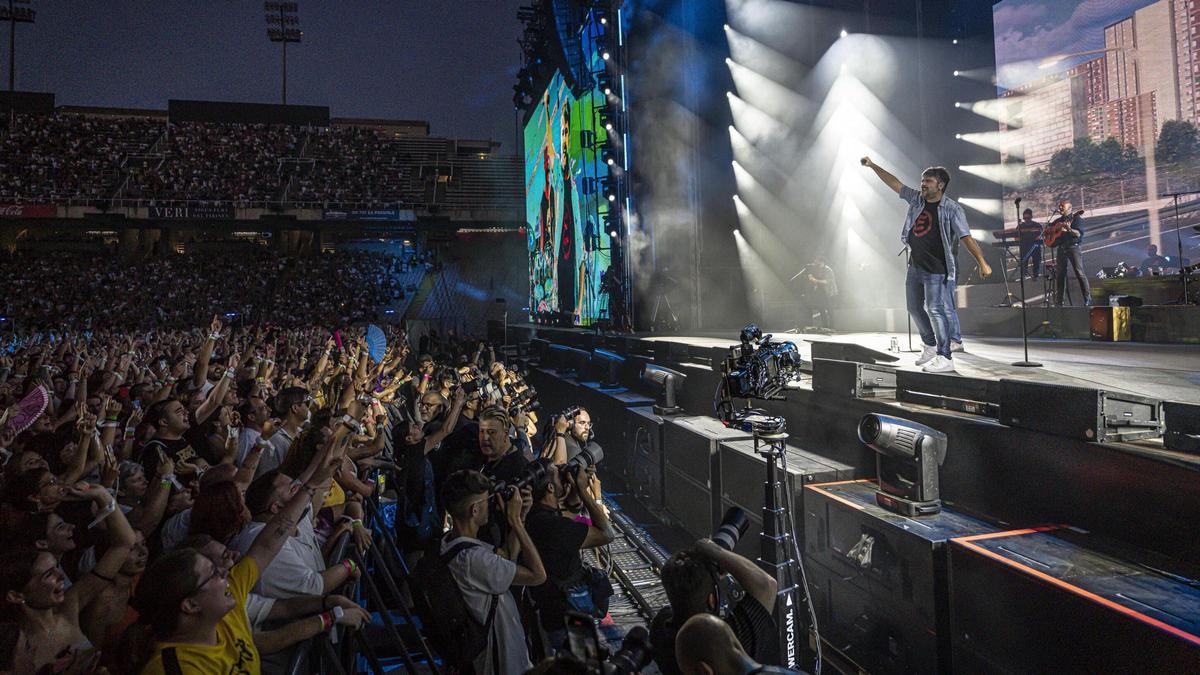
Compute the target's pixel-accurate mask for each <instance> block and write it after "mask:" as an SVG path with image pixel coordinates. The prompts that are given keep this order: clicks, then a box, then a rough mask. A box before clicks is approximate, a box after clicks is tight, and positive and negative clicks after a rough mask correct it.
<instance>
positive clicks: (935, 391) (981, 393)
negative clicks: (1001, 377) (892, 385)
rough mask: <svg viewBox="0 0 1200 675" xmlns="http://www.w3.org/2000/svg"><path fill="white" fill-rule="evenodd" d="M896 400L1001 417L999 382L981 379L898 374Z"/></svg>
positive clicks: (913, 373) (931, 374) (920, 373)
mask: <svg viewBox="0 0 1200 675" xmlns="http://www.w3.org/2000/svg"><path fill="white" fill-rule="evenodd" d="M896 398H897V399H899V400H901V401H905V402H907V403H919V404H921V405H928V406H933V407H935V408H942V409H943V410H954V411H957V412H964V413H970V414H972V415H982V416H984V417H990V418H992V419H996V418H998V417H1000V382H999V381H998V380H987V379H983V378H979V377H963V376H961V375H959V376H955V377H946V376H945V375H941V374H938V373H925V372H921V371H919V370H900V371H897V372H896Z"/></svg>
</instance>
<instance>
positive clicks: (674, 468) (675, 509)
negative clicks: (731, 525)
mask: <svg viewBox="0 0 1200 675" xmlns="http://www.w3.org/2000/svg"><path fill="white" fill-rule="evenodd" d="M750 437H751V436H750V434H747V433H745V432H744V431H739V430H737V429H729V428H727V427H726V426H725V425H724V424H721V422H720V420H717V419H715V418H712V417H703V416H691V415H687V416H678V417H671V418H669V419H667V422H666V424H664V425H663V455H664V457H665V458H666V461H665V469H666V473H665V475H666V477H667V480H666V494H665V500H664V501H665V502H666V505H667V511H668V512H669V513H671V515H673V516H675V517H676V518H677V519H679V520H680V521H681V522H684V523H686V522H688V520H689V519H690V518H685V517H684V516H683V513H682V511H687V512H688V513H689V514H691V513H692V512H693V511H695V510H696V509H697V508H699V507H698V505H697V504H694V503H685V502H684V501H683V499H684V498H683V496H682V495H673V494H672V489H673V488H672V481H671V474H672V473H674V474H675V475H676V476H680V477H686V478H687V479H688V480H689V481H690V482H691V483H692V484H693V485H698V486H701V487H703V488H704V489H705V490H706V492H707V494H706V495H704V496H703V502H704V509H705V510H706V511H707V512H708V525H707V526H706V527H704V528H702V529H700V530H697V532H698V533H699V534H697V536H708V535H709V534H711V533H712V528H713V527H714V526H715V525H716V524H717V522H719V521H720V518H721V514H720V513H718V511H720V508H721V475H722V472H721V456H720V453H719V445H720V443H721V442H722V441H738V440H746V439H749V438H750ZM689 531H690V530H689Z"/></svg>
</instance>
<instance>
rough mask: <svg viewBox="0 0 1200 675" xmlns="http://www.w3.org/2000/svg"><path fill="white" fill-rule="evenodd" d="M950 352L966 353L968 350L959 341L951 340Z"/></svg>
mask: <svg viewBox="0 0 1200 675" xmlns="http://www.w3.org/2000/svg"><path fill="white" fill-rule="evenodd" d="M950 351H951V352H965V351H967V348H966V347H964V346H963V343H961V342H959V341H958V340H951V341H950Z"/></svg>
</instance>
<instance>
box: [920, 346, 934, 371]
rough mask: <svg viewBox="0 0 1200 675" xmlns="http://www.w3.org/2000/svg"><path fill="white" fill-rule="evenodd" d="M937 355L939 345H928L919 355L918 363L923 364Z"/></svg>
mask: <svg viewBox="0 0 1200 675" xmlns="http://www.w3.org/2000/svg"><path fill="white" fill-rule="evenodd" d="M935 356H937V347H930V346H928V345H927V346H926V347H925V349H923V350H921V355H920V356H918V357H917V365H918V366H923V365H925V364H926V363H929V362H930V361H932V360H933V357H935Z"/></svg>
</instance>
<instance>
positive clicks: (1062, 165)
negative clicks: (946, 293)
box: [972, 0, 1200, 276]
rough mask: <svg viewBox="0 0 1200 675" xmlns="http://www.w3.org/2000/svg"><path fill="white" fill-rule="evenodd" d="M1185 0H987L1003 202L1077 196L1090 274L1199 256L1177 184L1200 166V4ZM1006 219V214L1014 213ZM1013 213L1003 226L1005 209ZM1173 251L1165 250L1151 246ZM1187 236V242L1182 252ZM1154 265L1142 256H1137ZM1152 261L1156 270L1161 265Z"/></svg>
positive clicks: (1188, 206)
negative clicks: (992, 1)
mask: <svg viewBox="0 0 1200 675" xmlns="http://www.w3.org/2000/svg"><path fill="white" fill-rule="evenodd" d="M1194 4H1195V3H1193V2H1188V1H1186V0H1004V1H1003V2H1001V3H999V4H997V5H996V6H995V10H994V11H995V15H994V18H995V28H996V40H995V44H996V66H997V70H996V84H997V88H998V92H999V98H998V99H997V100H996V101H984V102H979V103H974V104H972V105H974V106H975V109H976V111H977V112H981V113H982V114H986V115H989V116H992V117H994V118H995V119H997V120H999V122H1000V134H999V136H998V143H999V146H1000V147H1001V152H1002V161H1003V165H1002V166H1000V167H996V170H995V172H994V175H993V176H990V177H992V178H994V180H996V181H997V182H1000V183H1002V184H1003V185H1004V194H1005V197H1006V200H1005V203H1006V204H1011V203H1012V200H1013V199H1014V198H1016V197H1022V198H1023V206H1027V207H1029V208H1031V209H1033V211H1034V218H1035V219H1037V220H1039V221H1044V220H1045V219H1046V218H1048V216H1049V214H1050V213H1051V211H1052V210H1053V209H1054V207H1055V205H1056V204H1057V203H1058V202H1059V201H1060V200H1069V201H1071V202H1072V204H1073V208H1074V209H1085V210H1086V214H1085V216H1084V222H1085V224H1086V226H1087V227H1086V228H1085V230H1084V238H1083V241H1082V247H1083V252H1084V262H1085V269H1087V271H1088V274H1089V276H1107V275H1111V274H1113V273H1114V272H1117V273H1121V274H1123V273H1122V272H1120V271H1119V270H1120V269H1121V268H1120V263H1125V267H1140V268H1144V269H1141V270H1139V271H1138V273H1137V274H1139V275H1140V274H1142V273H1150V270H1151V269H1152V268H1159V267H1161V268H1164V269H1167V270H1169V269H1171V268H1175V267H1177V265H1178V262H1179V261H1178V251H1177V248H1178V246H1177V241H1176V235H1175V231H1176V228H1178V227H1182V228H1183V229H1181V230H1180V232H1181V233H1182V237H1181V238H1182V242H1183V247H1184V249H1185V251H1184V257H1185V258H1188V257H1190V258H1196V257H1198V256H1197V255H1196V252H1195V250H1194V249H1195V246H1196V244H1198V243H1200V241H1196V240H1193V237H1192V236H1190V235H1193V234H1194V233H1193V232H1192V229H1191V227H1190V225H1193V224H1196V222H1197V220H1196V209H1195V208H1194V207H1195V206H1196V205H1197V204H1198V202H1196V201H1194V200H1193V198H1185V199H1184V201H1183V206H1184V208H1183V210H1182V212H1181V213H1182V215H1181V219H1180V220H1179V221H1176V219H1175V214H1174V209H1173V208H1172V207H1173V202H1172V200H1171V199H1170V197H1168V195H1170V194H1171V193H1174V192H1179V191H1185V190H1195V189H1197V187H1200V186H1198V185H1197V176H1198V175H1200V133H1198V131H1197V123H1198V122H1200V41H1197V39H1196V36H1197V35H1200V12H1197V11H1196V10H1195V9H1194V8H1193V7H1190V6H1191V5H1194ZM1008 219H1009V220H1011V217H1010V218H1008ZM1008 225H1009V226H1010V227H1011V226H1012V223H1011V222H1009V223H1008ZM1150 245H1155V246H1156V247H1157V249H1158V251H1157V253H1159V254H1163V255H1165V256H1167V258H1168V260H1167V261H1166V263H1165V264H1164V263H1163V261H1161V260H1156V259H1155V256H1154V255H1152V254H1151V252H1150V250H1149V246H1150ZM1189 249H1191V252H1189ZM1151 261H1154V262H1157V265H1154V266H1151V265H1149V264H1146V265H1143V264H1142V263H1143V262H1146V263H1149V262H1151ZM1156 271H1157V270H1156Z"/></svg>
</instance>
